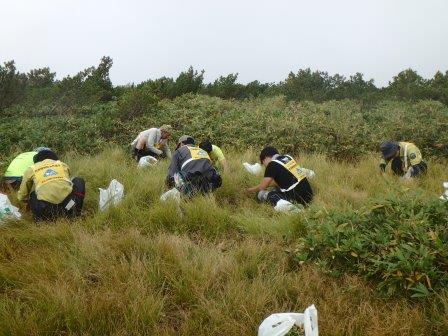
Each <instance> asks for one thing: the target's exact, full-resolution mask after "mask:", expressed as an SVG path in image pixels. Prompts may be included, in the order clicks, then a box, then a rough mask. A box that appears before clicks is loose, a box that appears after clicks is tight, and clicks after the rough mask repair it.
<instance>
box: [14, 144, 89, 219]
mask: <svg viewBox="0 0 448 336" xmlns="http://www.w3.org/2000/svg"><path fill="white" fill-rule="evenodd" d="M33 161H34V164H33V165H32V166H30V167H29V168H28V169H27V170H26V171H25V173H24V174H23V178H22V183H21V185H20V189H19V192H18V194H17V198H18V200H19V201H21V202H28V206H29V208H30V210H31V212H32V213H33V218H34V220H35V221H40V220H51V219H55V218H57V217H62V216H64V217H75V216H79V215H80V214H81V209H82V206H83V203H84V196H85V182H84V180H83V179H81V178H78V177H75V178H73V179H70V175H69V168H68V166H67V165H66V164H65V163H64V162H62V161H59V159H58V157H57V155H56V154H55V153H54V152H53V151H51V150H43V151H40V152H38V153H37V154H36V155H34V157H33Z"/></svg>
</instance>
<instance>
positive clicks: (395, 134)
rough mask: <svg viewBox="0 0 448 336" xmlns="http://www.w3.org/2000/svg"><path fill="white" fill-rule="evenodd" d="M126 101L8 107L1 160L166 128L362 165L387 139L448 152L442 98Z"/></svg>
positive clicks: (90, 147)
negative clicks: (371, 103) (370, 104)
mask: <svg viewBox="0 0 448 336" xmlns="http://www.w3.org/2000/svg"><path fill="white" fill-rule="evenodd" d="M123 97H124V98H123V99H124V100H123V101H119V102H118V104H117V103H116V102H109V103H103V104H99V103H96V104H91V105H83V106H77V107H72V108H69V109H63V108H57V107H52V106H43V107H36V108H27V107H25V106H16V107H13V108H9V109H6V110H5V111H4V115H3V116H2V117H0V132H1V134H2V137H1V138H0V161H3V162H5V161H6V159H5V158H6V157H7V156H10V155H13V154H14V153H18V152H20V151H22V150H29V149H30V148H33V147H35V146H40V145H42V144H45V145H47V146H50V147H52V148H54V149H55V150H57V151H58V152H59V153H61V152H66V151H73V150H76V151H79V152H82V153H97V152H98V151H100V150H102V149H103V148H105V147H106V146H107V145H108V144H110V143H115V144H117V145H120V146H123V147H124V146H126V145H127V144H129V143H130V142H131V141H132V140H133V139H134V138H135V136H136V135H137V134H138V132H140V131H141V130H143V129H145V128H148V127H154V126H160V125H162V124H163V123H170V124H172V125H173V126H174V127H175V128H176V130H177V133H176V134H175V135H174V137H175V138H176V137H177V136H179V135H181V134H184V133H191V134H194V135H195V136H198V137H199V136H210V137H211V138H212V139H215V140H216V141H217V142H218V143H219V144H221V145H224V146H226V147H234V148H235V149H237V150H239V151H241V149H242V148H247V147H251V146H256V147H257V150H258V148H260V147H262V146H263V145H264V144H275V145H276V146H277V147H279V148H280V149H282V150H285V151H288V152H291V153H295V152H298V151H300V152H306V153H323V154H326V155H327V156H329V157H331V158H335V159H338V160H356V159H358V158H359V157H360V156H361V155H363V154H366V153H369V152H373V151H378V146H379V143H380V142H382V141H384V140H387V139H397V140H411V141H413V142H415V143H416V144H417V146H418V147H419V148H420V149H421V150H422V152H423V155H424V157H428V156H446V155H447V154H448V108H447V107H445V106H444V105H442V104H441V103H438V102H434V101H422V102H418V103H403V102H392V101H387V102H383V103H381V104H378V105H376V106H375V107H374V108H371V109H369V110H367V111H365V110H363V109H362V106H361V105H360V104H359V103H358V102H356V101H351V100H344V101H328V102H324V103H313V102H288V101H286V100H285V99H284V98H283V97H272V98H258V99H251V100H245V101H228V100H223V99H221V98H216V97H208V96H197V95H184V96H182V97H179V98H176V99H174V100H167V99H166V100H162V101H158V102H154V100H153V99H152V98H151V96H143V97H140V96H139V97H137V98H136V97H129V96H127V95H124V96H123ZM132 106H134V110H131V108H132ZM136 111H140V112H139V113H137V112H136ZM19 120H20V121H19ZM254 120H256V122H254ZM2 159H3V160H2Z"/></svg>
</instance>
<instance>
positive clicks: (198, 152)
mask: <svg viewBox="0 0 448 336" xmlns="http://www.w3.org/2000/svg"><path fill="white" fill-rule="evenodd" d="M187 148H188V150H189V151H190V155H191V158H189V159H188V160H186V161H185V162H184V163H182V167H180V169H181V170H182V169H184V167H185V165H186V164H187V163H189V162H191V161H194V160H200V159H207V160H209V161H211V160H210V156H209V155H208V153H207V152H206V151H205V150H203V149H201V148H199V147H190V146H187Z"/></svg>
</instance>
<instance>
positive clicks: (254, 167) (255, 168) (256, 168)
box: [243, 162, 261, 175]
mask: <svg viewBox="0 0 448 336" xmlns="http://www.w3.org/2000/svg"><path fill="white" fill-rule="evenodd" d="M243 166H244V168H246V170H247V171H248V172H249V173H251V174H253V175H258V174H260V173H261V164H259V163H254V164H250V163H248V162H243Z"/></svg>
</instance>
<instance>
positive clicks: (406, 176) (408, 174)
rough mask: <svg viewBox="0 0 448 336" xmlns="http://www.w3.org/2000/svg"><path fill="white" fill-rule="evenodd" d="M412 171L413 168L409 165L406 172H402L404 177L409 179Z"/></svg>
mask: <svg viewBox="0 0 448 336" xmlns="http://www.w3.org/2000/svg"><path fill="white" fill-rule="evenodd" d="M412 172H413V168H412V167H409V169H408V171H407V172H406V174H404V176H403V177H404V178H405V179H406V180H409V179H411V178H412Z"/></svg>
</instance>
